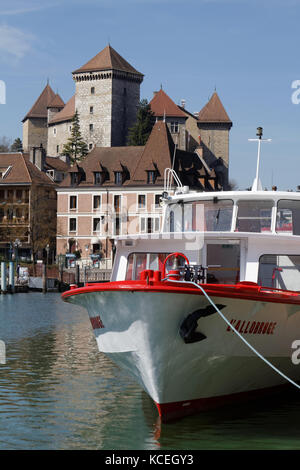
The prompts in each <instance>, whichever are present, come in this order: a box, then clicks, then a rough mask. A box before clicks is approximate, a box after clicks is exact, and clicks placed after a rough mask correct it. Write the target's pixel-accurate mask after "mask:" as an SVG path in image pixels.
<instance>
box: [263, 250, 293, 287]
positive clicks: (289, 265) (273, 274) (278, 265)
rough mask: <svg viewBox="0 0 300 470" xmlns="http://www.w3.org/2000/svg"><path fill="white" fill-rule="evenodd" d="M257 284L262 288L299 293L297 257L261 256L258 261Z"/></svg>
mask: <svg viewBox="0 0 300 470" xmlns="http://www.w3.org/2000/svg"><path fill="white" fill-rule="evenodd" d="M257 283H258V284H259V285H261V286H263V287H273V288H274V289H285V290H292V291H299V290H300V289H299V286H300V256H299V255H263V256H261V257H260V259H259V270H258V280H257Z"/></svg>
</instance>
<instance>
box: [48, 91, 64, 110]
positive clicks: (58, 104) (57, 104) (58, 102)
mask: <svg viewBox="0 0 300 470" xmlns="http://www.w3.org/2000/svg"><path fill="white" fill-rule="evenodd" d="M64 106H65V103H64V102H63V100H62V99H61V97H60V96H59V94H58V93H57V94H56V95H55V96H54V98H53V100H52V101H51V102H50V103H49V104H48V106H47V107H48V108H63V107H64Z"/></svg>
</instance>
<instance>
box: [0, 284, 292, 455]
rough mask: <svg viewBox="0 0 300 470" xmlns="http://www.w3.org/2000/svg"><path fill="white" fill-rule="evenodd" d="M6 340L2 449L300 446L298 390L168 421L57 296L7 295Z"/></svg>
mask: <svg viewBox="0 0 300 470" xmlns="http://www.w3.org/2000/svg"><path fill="white" fill-rule="evenodd" d="M0 339H3V340H4V341H5V342H6V346H7V363H6V364H5V365H0V449H119V450H122V449H137V450H138V449H148V450H151V449H155V450H157V449H162V450H164V449H190V450H192V449H226V448H228V449H230V448H232V449H242V448H251V449H260V448H278V449H285V448H288V449H290V448H291V449H292V448H295V449H296V448H297V449H298V448H300V440H299V424H298V423H299V422H300V399H299V395H298V394H297V393H296V394H288V395H287V394H285V395H283V396H281V397H278V398H274V399H264V400H263V401H260V402H259V403H257V402H256V403H252V404H250V403H249V404H246V405H238V406H235V407H230V408H227V409H222V410H218V411H214V412H209V413H202V414H201V415H198V416H194V417H187V418H185V419H183V420H181V421H180V422H175V423H170V424H164V425H161V423H160V420H159V418H158V413H157V410H156V407H155V405H154V403H153V402H152V400H151V399H150V398H149V397H148V396H147V395H146V394H145V393H144V392H143V391H142V390H141V389H140V387H139V386H138V385H137V384H136V383H135V382H134V381H133V380H132V379H131V378H129V377H128V376H127V375H126V373H125V372H122V371H121V370H120V369H119V368H118V367H117V366H115V365H114V364H113V363H112V362H111V361H110V360H109V359H108V358H106V357H105V356H104V355H103V354H101V353H99V352H98V350H97V346H96V341H95V338H94V334H93V331H92V328H91V325H90V322H89V320H88V317H87V314H86V312H85V311H84V310H82V309H81V308H79V307H76V306H73V305H71V304H66V303H63V302H62V301H61V300H60V296H59V295H57V294H50V293H49V294H46V295H43V294H39V293H29V294H18V295H14V296H9V295H6V296H0Z"/></svg>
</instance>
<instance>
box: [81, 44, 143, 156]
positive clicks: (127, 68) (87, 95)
mask: <svg viewBox="0 0 300 470" xmlns="http://www.w3.org/2000/svg"><path fill="white" fill-rule="evenodd" d="M73 79H74V81H75V84H76V92H75V109H77V111H78V113H79V119H80V130H81V134H82V137H83V139H84V140H85V142H86V143H87V144H88V147H89V149H91V148H92V147H94V146H100V147H115V146H122V145H126V140H127V134H128V129H129V128H130V127H131V126H133V125H134V123H135V121H136V114H137V107H138V104H139V101H140V84H141V83H142V81H143V74H141V73H140V72H138V71H137V70H136V69H134V68H133V67H132V66H131V65H130V64H129V63H128V62H127V61H126V60H125V59H123V57H121V56H120V55H119V54H118V53H117V52H116V51H115V50H114V49H113V48H112V47H111V46H110V45H108V46H106V47H105V49H103V50H102V51H101V52H99V54H97V55H96V56H95V57H94V58H93V59H91V60H90V61H89V62H87V63H86V64H85V65H83V66H82V67H81V68H79V69H77V70H75V71H74V72H73Z"/></svg>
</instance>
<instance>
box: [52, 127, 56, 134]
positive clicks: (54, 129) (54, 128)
mask: <svg viewBox="0 0 300 470" xmlns="http://www.w3.org/2000/svg"><path fill="white" fill-rule="evenodd" d="M53 135H56V127H53Z"/></svg>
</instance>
